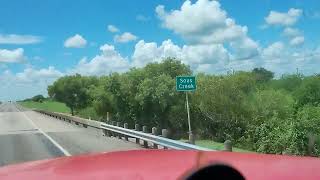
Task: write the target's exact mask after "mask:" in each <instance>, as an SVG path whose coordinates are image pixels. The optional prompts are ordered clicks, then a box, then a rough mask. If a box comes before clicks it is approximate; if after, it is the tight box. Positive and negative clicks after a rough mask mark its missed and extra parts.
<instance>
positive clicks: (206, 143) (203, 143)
mask: <svg viewBox="0 0 320 180" xmlns="http://www.w3.org/2000/svg"><path fill="white" fill-rule="evenodd" d="M181 141H183V142H186V141H187V140H185V139H184V140H181ZM196 145H198V146H200V147H204V148H209V149H214V150H224V145H223V143H219V142H215V141H212V140H196ZM232 150H233V151H234V152H252V151H248V150H245V149H240V148H236V147H233V148H232Z"/></svg>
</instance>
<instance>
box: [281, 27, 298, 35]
mask: <svg viewBox="0 0 320 180" xmlns="http://www.w3.org/2000/svg"><path fill="white" fill-rule="evenodd" d="M283 34H284V35H285V36H288V37H293V36H298V35H299V34H300V31H299V29H296V28H291V27H286V28H285V29H284V30H283Z"/></svg>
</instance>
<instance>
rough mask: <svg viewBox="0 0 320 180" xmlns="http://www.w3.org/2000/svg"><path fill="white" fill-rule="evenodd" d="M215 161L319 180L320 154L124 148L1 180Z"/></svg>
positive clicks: (244, 170)
mask: <svg viewBox="0 0 320 180" xmlns="http://www.w3.org/2000/svg"><path fill="white" fill-rule="evenodd" d="M215 163H223V164H227V165H230V166H231V167H233V168H235V169H237V170H238V171H239V172H240V173H241V174H242V175H243V176H244V177H245V178H246V179H257V180H258V179H259V180H264V179H266V180H270V179H272V180H277V179H281V180H282V179H291V180H295V179H308V180H312V179H315V180H319V179H320V171H319V169H320V159H318V158H311V157H294V156H280V155H263V154H247V153H230V152H200V151H178V150H138V151H122V152H110V153H101V154H91V155H81V156H73V157H63V158H56V159H52V160H44V161H35V162H29V163H24V164H18V165H11V166H6V167H3V168H0V179H1V180H7V179H10V180H13V179H15V180H21V179H28V180H29V179H46V180H56V179H59V180H64V179H66V180H67V179H68V180H69V179H76V180H82V179H90V180H91V179H96V180H99V179H101V180H102V179H103V180H105V179H112V180H116V179H154V180H156V179H181V178H183V177H186V176H187V175H189V174H190V173H191V172H194V171H195V170H196V169H199V168H200V167H204V166H206V165H209V164H215Z"/></svg>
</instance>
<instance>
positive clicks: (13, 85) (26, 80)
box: [0, 67, 63, 100]
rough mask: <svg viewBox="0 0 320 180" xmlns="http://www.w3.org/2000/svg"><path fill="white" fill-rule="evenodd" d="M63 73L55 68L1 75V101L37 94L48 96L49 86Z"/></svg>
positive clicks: (5, 72)
mask: <svg viewBox="0 0 320 180" xmlns="http://www.w3.org/2000/svg"><path fill="white" fill-rule="evenodd" d="M61 76H63V73H61V72H60V71H58V70H56V69H55V68H54V67H48V68H42V69H34V68H32V67H28V68H26V69H24V70H23V71H22V72H18V73H15V74H14V73H12V72H11V71H9V70H6V71H4V72H2V73H1V74H0V84H1V88H0V99H1V100H21V99H25V98H30V97H32V96H34V95H37V94H43V95H46V94H47V86H48V85H50V84H52V83H53V82H54V81H55V80H56V79H57V78H59V77H61Z"/></svg>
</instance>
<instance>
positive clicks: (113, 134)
mask: <svg viewBox="0 0 320 180" xmlns="http://www.w3.org/2000/svg"><path fill="white" fill-rule="evenodd" d="M112 126H117V122H116V121H112ZM112 136H113V137H116V136H117V133H115V132H112Z"/></svg>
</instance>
